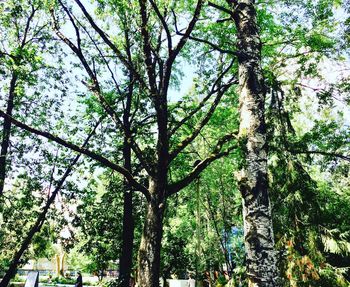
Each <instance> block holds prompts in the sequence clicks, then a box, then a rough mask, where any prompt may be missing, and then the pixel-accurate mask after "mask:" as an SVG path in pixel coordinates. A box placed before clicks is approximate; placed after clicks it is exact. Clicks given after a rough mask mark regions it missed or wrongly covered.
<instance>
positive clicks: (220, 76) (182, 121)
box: [170, 61, 236, 136]
mask: <svg viewBox="0 0 350 287" xmlns="http://www.w3.org/2000/svg"><path fill="white" fill-rule="evenodd" d="M232 65H233V61H232V62H231V64H230V65H229V66H228V68H227V69H225V70H224V71H223V72H222V73H221V74H220V75H219V76H218V78H217V79H216V81H215V82H214V84H213V85H212V88H211V90H210V92H209V93H208V95H207V96H206V97H204V98H203V99H202V101H201V102H200V103H199V104H198V105H197V107H196V108H195V109H194V110H192V111H191V112H190V113H189V114H188V115H187V116H186V117H184V118H183V119H182V120H181V121H180V122H179V123H178V124H177V125H176V126H175V127H174V128H173V129H172V131H171V133H170V136H171V135H173V134H175V132H176V131H177V130H178V129H179V128H181V126H182V125H183V124H185V123H186V122H187V121H188V120H189V119H190V118H192V117H193V116H194V115H195V114H196V113H197V112H198V111H200V110H201V109H202V108H203V107H204V105H205V103H206V102H207V101H208V100H209V99H210V98H211V96H212V95H213V94H215V93H217V92H218V89H215V88H216V86H217V85H218V84H219V82H221V80H222V79H223V77H224V76H225V75H226V74H227V72H228V71H229V70H230V69H231V67H232ZM234 83H236V82H232V84H234ZM219 89H220V88H219Z"/></svg>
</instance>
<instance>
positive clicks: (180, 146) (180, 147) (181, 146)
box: [169, 84, 230, 163]
mask: <svg viewBox="0 0 350 287" xmlns="http://www.w3.org/2000/svg"><path fill="white" fill-rule="evenodd" d="M229 87H230V84H227V85H225V86H223V88H222V89H221V90H219V91H218V93H217V96H216V98H215V100H214V101H213V103H212V104H211V106H210V109H209V111H208V112H207V114H206V115H205V117H204V118H203V119H202V121H201V122H200V123H199V124H198V125H197V127H196V128H195V130H194V131H193V132H192V134H191V135H189V136H188V137H187V138H185V139H184V140H183V141H182V142H181V143H179V144H178V145H177V148H175V149H174V150H173V151H172V152H171V153H170V155H169V163H170V162H171V161H172V160H173V159H174V158H175V157H176V156H177V155H178V154H179V153H180V152H181V151H182V150H184V149H185V148H186V147H187V146H188V145H189V144H190V143H191V142H192V141H193V140H194V139H195V138H196V137H197V136H198V135H199V133H200V131H201V130H202V129H203V127H204V126H205V125H206V124H207V123H208V122H209V120H210V118H211V116H212V115H213V114H214V112H215V110H216V107H217V106H218V104H219V103H220V100H221V98H222V96H223V95H224V94H225V92H226V91H227V90H228V88H229Z"/></svg>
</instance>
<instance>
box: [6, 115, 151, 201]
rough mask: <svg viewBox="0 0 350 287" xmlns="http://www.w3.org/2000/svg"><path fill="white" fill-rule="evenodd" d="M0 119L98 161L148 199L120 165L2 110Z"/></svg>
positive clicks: (140, 185) (142, 188)
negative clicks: (7, 120)
mask: <svg viewBox="0 0 350 287" xmlns="http://www.w3.org/2000/svg"><path fill="white" fill-rule="evenodd" d="M0 117H2V118H5V119H10V120H11V122H12V124H14V125H15V126H17V127H19V128H21V129H24V130H26V131H28V132H30V133H32V134H36V135H39V136H42V137H44V138H46V139H48V140H52V141H54V142H56V143H58V144H60V145H62V146H64V147H66V148H69V149H71V150H73V151H75V152H78V153H81V154H85V155H87V156H88V157H90V158H91V159H93V160H96V161H98V162H99V163H101V164H102V165H104V166H106V167H109V168H111V169H112V170H115V171H116V172H119V173H120V174H121V175H123V176H124V177H125V178H126V180H127V181H128V182H129V183H130V184H131V185H132V186H133V187H135V189H137V190H139V191H140V192H142V193H143V194H144V195H145V196H146V198H149V191H148V189H147V188H146V187H145V186H143V185H142V184H140V183H139V182H137V181H136V179H135V178H134V177H133V176H132V174H131V173H130V172H129V171H128V170H127V169H125V168H124V167H122V166H120V165H117V164H115V163H113V162H111V161H110V160H109V159H107V158H105V157H103V156H102V155H99V154H98V153H96V152H93V151H91V150H88V149H86V148H81V147H79V146H77V145H76V144H73V143H70V142H68V141H66V140H64V139H62V138H60V137H57V136H55V135H53V134H51V133H49V132H44V131H40V130H37V129H35V128H33V127H30V126H28V125H26V124H24V123H22V122H19V121H17V120H16V119H14V118H12V117H10V116H9V115H7V114H6V113H5V112H3V111H2V110H0Z"/></svg>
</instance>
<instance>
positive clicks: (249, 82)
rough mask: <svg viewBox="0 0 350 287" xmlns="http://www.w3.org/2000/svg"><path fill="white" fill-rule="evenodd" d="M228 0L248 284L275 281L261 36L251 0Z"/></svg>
mask: <svg viewBox="0 0 350 287" xmlns="http://www.w3.org/2000/svg"><path fill="white" fill-rule="evenodd" d="M231 4H232V6H233V7H232V8H233V17H234V21H235V24H236V27H237V33H238V35H237V37H238V41H237V45H238V51H239V56H238V61H239V85H240V99H239V103H240V104H239V109H240V129H239V136H240V140H241V146H242V149H243V151H244V158H245V162H244V163H243V166H242V170H241V171H240V173H239V174H238V175H237V177H238V182H239V189H240V192H241V194H242V197H243V218H244V236H245V249H246V262H247V276H248V280H249V286H250V287H253V286H254V287H257V286H259V287H267V286H268V287H272V286H273V287H276V286H279V285H278V276H277V274H278V272H277V266H276V253H275V250H274V235H273V228H272V218H271V208H270V203H269V196H268V184H267V144H266V125H265V119H264V102H265V91H264V83H263V74H262V69H261V41H260V37H259V32H258V26H257V21H256V10H255V7H254V1H253V0H240V1H235V2H232V1H231Z"/></svg>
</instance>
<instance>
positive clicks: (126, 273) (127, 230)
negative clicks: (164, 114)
mask: <svg viewBox="0 0 350 287" xmlns="http://www.w3.org/2000/svg"><path fill="white" fill-rule="evenodd" d="M126 37H127V39H128V34H127V33H126ZM127 45H128V46H129V40H127ZM128 53H129V54H128V56H129V59H131V54H130V47H129V48H128ZM129 80H130V83H133V81H134V79H133V76H132V75H130V78H129ZM133 92H134V87H133V84H130V85H129V91H128V94H127V100H126V106H125V111H124V114H123V124H124V128H125V130H124V133H125V134H124V142H123V158H124V167H125V168H126V169H127V170H129V172H130V173H132V168H131V147H130V144H129V139H130V137H131V131H130V125H131V123H130V111H131V103H132V96H133ZM123 199H124V202H123V207H124V209H123V231H122V250H121V255H120V260H119V280H120V286H121V287H129V283H130V275H131V269H132V253H133V247H134V218H133V194H132V190H131V186H130V184H129V183H128V181H127V180H124V198H123Z"/></svg>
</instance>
